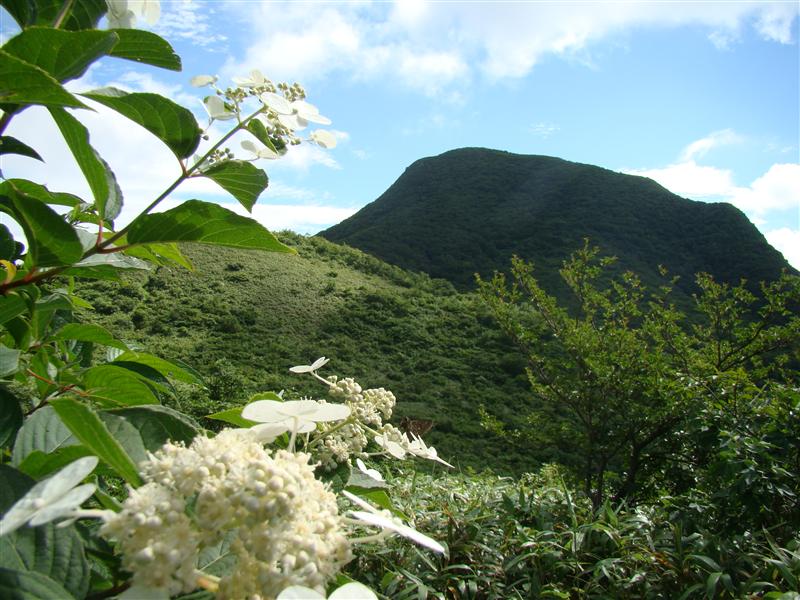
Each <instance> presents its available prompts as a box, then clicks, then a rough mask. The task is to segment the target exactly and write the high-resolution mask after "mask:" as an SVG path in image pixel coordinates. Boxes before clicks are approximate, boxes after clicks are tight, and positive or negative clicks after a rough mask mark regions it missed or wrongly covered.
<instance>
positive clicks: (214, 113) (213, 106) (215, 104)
mask: <svg viewBox="0 0 800 600" xmlns="http://www.w3.org/2000/svg"><path fill="white" fill-rule="evenodd" d="M203 107H205V109H206V112H207V113H208V116H209V117H211V118H212V119H216V120H217V121H228V120H229V119H235V118H236V113H235V112H233V111H230V110H228V108H227V107H226V106H225V102H224V101H223V100H222V98H220V97H219V96H207V97H206V98H205V99H204V100H203Z"/></svg>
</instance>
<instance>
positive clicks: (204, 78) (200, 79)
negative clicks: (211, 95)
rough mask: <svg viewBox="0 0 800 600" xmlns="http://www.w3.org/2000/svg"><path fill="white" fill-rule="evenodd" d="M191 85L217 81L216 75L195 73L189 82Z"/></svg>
mask: <svg viewBox="0 0 800 600" xmlns="http://www.w3.org/2000/svg"><path fill="white" fill-rule="evenodd" d="M190 83H191V84H192V86H193V87H205V86H207V85H214V84H215V83H217V76H216V75H195V76H194V77H192V80H191V82H190Z"/></svg>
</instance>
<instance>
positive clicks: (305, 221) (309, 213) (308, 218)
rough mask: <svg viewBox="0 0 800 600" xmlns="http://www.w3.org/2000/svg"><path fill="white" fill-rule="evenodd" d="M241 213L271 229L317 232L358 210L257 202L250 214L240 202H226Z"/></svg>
mask: <svg viewBox="0 0 800 600" xmlns="http://www.w3.org/2000/svg"><path fill="white" fill-rule="evenodd" d="M223 206H224V207H225V208H228V209H230V210H232V211H234V212H237V213H239V214H242V215H245V216H249V217H252V218H253V219H255V220H256V221H258V222H259V223H261V224H262V225H264V226H265V227H266V228H267V229H269V230H270V231H280V230H282V229H291V230H292V231H295V232H297V233H317V232H318V231H321V230H323V229H327V228H328V227H330V226H332V225H336V224H337V223H339V222H340V221H343V220H344V219H346V218H348V217H350V216H352V215H353V214H355V212H356V211H357V210H358V208H353V207H345V208H342V207H338V206H325V205H318V204H313V205H302V206H298V205H295V204H256V205H255V206H254V207H253V213H252V214H248V213H247V212H246V211H245V210H244V208H242V207H241V206H240V205H238V204H224V205H223Z"/></svg>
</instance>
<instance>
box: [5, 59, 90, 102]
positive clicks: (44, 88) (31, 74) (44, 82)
mask: <svg viewBox="0 0 800 600" xmlns="http://www.w3.org/2000/svg"><path fill="white" fill-rule="evenodd" d="M19 104H40V105H42V106H71V107H73V108H88V107H87V106H86V105H85V104H84V103H83V102H81V101H80V100H78V99H77V98H76V97H75V96H73V95H72V94H70V93H69V92H68V91H67V90H66V89H64V88H63V87H62V86H61V84H60V83H58V81H57V80H56V79H54V78H53V77H52V76H51V75H50V74H48V73H47V72H46V71H45V70H43V69H40V68H39V67H37V66H36V65H32V64H30V63H28V62H26V61H24V60H22V59H20V58H17V57H16V56H13V55H11V54H9V53H8V52H6V51H5V50H2V49H0V109H3V110H6V111H7V112H16V111H17V110H19V108H20V107H19V106H15V105H19Z"/></svg>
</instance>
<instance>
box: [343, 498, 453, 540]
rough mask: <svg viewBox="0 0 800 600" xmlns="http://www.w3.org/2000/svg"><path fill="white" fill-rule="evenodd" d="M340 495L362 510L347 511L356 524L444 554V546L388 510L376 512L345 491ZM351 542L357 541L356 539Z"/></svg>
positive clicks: (375, 509)
mask: <svg viewBox="0 0 800 600" xmlns="http://www.w3.org/2000/svg"><path fill="white" fill-rule="evenodd" d="M342 494H344V495H345V496H346V497H347V499H348V500H350V501H351V502H353V503H354V504H357V505H358V506H360V507H361V508H363V509H364V510H351V511H348V514H350V515H352V516H353V517H355V518H356V519H357V521H356V523H358V522H361V523H366V524H368V525H375V526H377V527H380V528H381V529H383V532H384V535H386V534H388V533H389V532H392V533H397V534H399V535H402V536H403V537H405V538H408V539H410V540H411V541H413V542H416V543H417V544H419V545H420V546H425V547H426V548H429V549H431V550H433V551H434V552H439V553H440V554H444V553H445V549H444V546H442V545H441V544H440V543H439V542H437V541H436V540H434V539H431V538H429V537H428V536H427V535H425V534H424V533H420V532H419V531H417V530H416V529H414V528H413V527H409V526H408V525H406V524H405V523H403V522H402V521H401V520H400V519H399V518H397V517H395V516H393V515H392V513H391V512H389V511H388V510H378V509H377V508H375V507H374V506H372V505H371V504H369V503H368V502H365V501H364V500H362V499H361V498H359V497H358V496H356V495H355V494H351V493H350V492H348V491H347V490H342ZM377 539H378V538H362V541H376V540H377ZM353 541H358V539H356V540H353Z"/></svg>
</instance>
